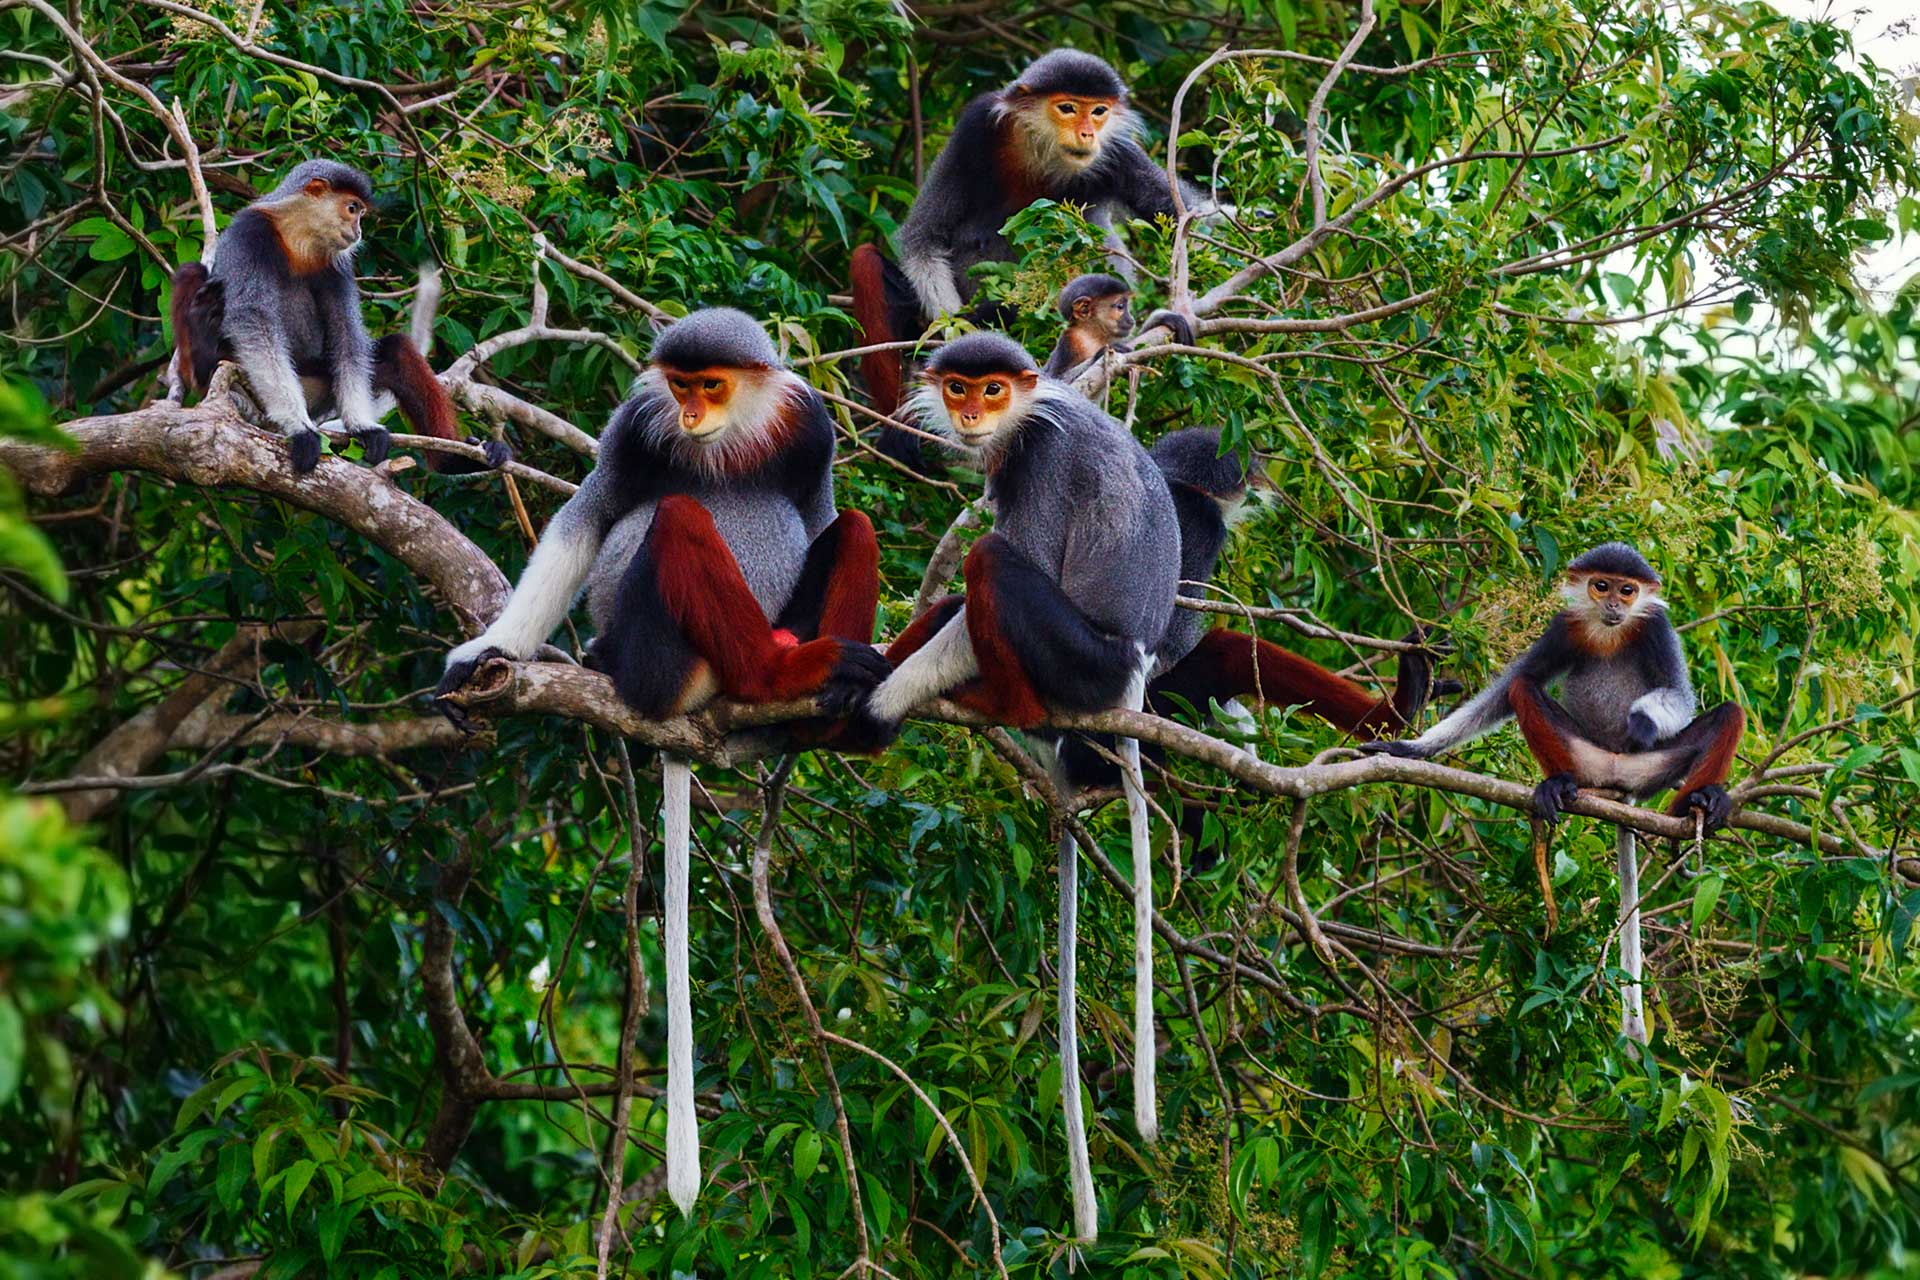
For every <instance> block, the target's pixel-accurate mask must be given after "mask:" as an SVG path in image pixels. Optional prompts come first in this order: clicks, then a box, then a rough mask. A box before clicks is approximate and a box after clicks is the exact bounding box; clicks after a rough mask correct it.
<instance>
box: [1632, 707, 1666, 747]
mask: <svg viewBox="0 0 1920 1280" xmlns="http://www.w3.org/2000/svg"><path fill="white" fill-rule="evenodd" d="M1659 737H1660V730H1659V729H1658V728H1656V727H1655V726H1654V723H1653V717H1652V716H1650V715H1648V714H1647V713H1646V712H1644V711H1635V712H1633V713H1632V714H1630V715H1628V716H1627V750H1629V751H1636V752H1638V751H1645V750H1647V749H1649V748H1650V747H1652V746H1653V744H1654V742H1655V741H1657V740H1658V739H1659Z"/></svg>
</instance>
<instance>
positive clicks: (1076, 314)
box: [1073, 298, 1093, 320]
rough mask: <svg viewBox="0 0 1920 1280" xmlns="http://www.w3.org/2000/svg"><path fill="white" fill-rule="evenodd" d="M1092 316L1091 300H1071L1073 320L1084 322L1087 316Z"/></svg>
mask: <svg viewBox="0 0 1920 1280" xmlns="http://www.w3.org/2000/svg"><path fill="white" fill-rule="evenodd" d="M1092 314H1093V299H1092V298H1075V299H1074V300H1073V318H1074V319H1075V320H1085V319H1086V318H1087V317H1088V316H1089V315H1092Z"/></svg>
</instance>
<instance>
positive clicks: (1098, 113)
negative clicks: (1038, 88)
mask: <svg viewBox="0 0 1920 1280" xmlns="http://www.w3.org/2000/svg"><path fill="white" fill-rule="evenodd" d="M1119 114H1120V108H1119V103H1117V102H1115V101H1114V100H1113V99H1112V98H1076V97H1072V96H1070V95H1068V94H1064V93H1053V94H1048V95H1047V99H1046V116H1047V120H1048V121H1049V122H1050V123H1051V124H1052V125H1053V138H1054V146H1055V147H1056V148H1058V150H1059V152H1060V154H1061V156H1062V157H1064V158H1065V159H1066V161H1067V163H1069V164H1071V165H1073V166H1074V167H1076V168H1085V167H1086V166H1087V165H1090V164H1092V163H1093V162H1094V161H1095V160H1097V159H1099V158H1100V148H1101V147H1102V146H1104V145H1105V144H1106V139H1107V129H1108V127H1109V126H1110V125H1112V123H1113V122H1114V120H1116V119H1117V118H1118V117H1119Z"/></svg>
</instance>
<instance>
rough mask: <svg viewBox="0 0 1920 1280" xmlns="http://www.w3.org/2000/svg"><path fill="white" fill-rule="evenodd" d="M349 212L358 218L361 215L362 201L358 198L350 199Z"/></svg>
mask: <svg viewBox="0 0 1920 1280" xmlns="http://www.w3.org/2000/svg"><path fill="white" fill-rule="evenodd" d="M347 212H348V213H350V214H352V215H353V216H354V217H356V218H357V217H359V216H360V202H359V201H358V200H349V201H347Z"/></svg>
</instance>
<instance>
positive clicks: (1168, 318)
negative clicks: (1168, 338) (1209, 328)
mask: <svg viewBox="0 0 1920 1280" xmlns="http://www.w3.org/2000/svg"><path fill="white" fill-rule="evenodd" d="M1157 324H1158V325H1165V326H1166V327H1167V328H1168V329H1170V330H1171V331H1172V332H1173V341H1174V342H1175V344H1177V345H1179V346H1182V347H1190V346H1192V345H1193V322H1192V321H1190V320H1188V319H1187V318H1186V317H1185V316H1183V315H1181V314H1180V313H1179V312H1178V311H1156V312H1154V313H1153V314H1152V315H1150V316H1148V317H1147V322H1146V323H1145V324H1143V325H1141V326H1140V328H1141V329H1142V331H1144V330H1147V329H1151V328H1153V327H1154V326H1155V325H1157Z"/></svg>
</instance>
